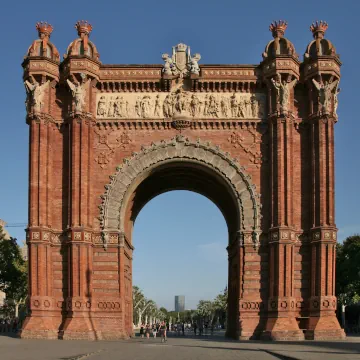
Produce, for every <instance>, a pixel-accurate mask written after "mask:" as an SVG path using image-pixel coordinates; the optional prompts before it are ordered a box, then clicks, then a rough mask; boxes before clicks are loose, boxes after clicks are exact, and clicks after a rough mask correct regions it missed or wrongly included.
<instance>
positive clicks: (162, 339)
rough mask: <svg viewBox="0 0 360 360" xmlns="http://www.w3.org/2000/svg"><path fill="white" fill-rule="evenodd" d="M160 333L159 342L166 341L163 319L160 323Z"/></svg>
mask: <svg viewBox="0 0 360 360" xmlns="http://www.w3.org/2000/svg"><path fill="white" fill-rule="evenodd" d="M160 335H161V342H165V341H167V339H166V324H165V321H162V322H161V324H160Z"/></svg>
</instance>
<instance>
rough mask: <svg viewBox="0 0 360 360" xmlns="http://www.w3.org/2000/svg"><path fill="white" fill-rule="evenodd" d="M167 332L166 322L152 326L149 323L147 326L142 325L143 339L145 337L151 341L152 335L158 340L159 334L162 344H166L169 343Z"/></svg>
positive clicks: (141, 334) (141, 335)
mask: <svg viewBox="0 0 360 360" xmlns="http://www.w3.org/2000/svg"><path fill="white" fill-rule="evenodd" d="M166 331H167V326H166V323H165V321H162V322H161V323H157V324H152V325H150V324H149V323H147V324H146V325H145V324H141V326H140V337H141V338H143V337H144V336H146V338H147V339H149V338H150V335H151V334H152V335H153V337H154V338H156V336H157V334H159V335H160V337H161V342H165V341H167V337H166Z"/></svg>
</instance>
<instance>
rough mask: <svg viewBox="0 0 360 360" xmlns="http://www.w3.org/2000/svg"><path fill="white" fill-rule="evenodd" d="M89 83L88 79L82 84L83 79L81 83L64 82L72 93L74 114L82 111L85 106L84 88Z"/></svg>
mask: <svg viewBox="0 0 360 360" xmlns="http://www.w3.org/2000/svg"><path fill="white" fill-rule="evenodd" d="M89 81H90V79H88V80H87V81H86V82H84V77H82V82H81V83H73V82H71V81H70V80H69V79H67V80H66V82H67V84H68V85H69V88H70V89H71V92H72V96H73V100H74V105H75V111H76V112H81V111H83V108H84V105H85V96H86V86H87V84H88V83H89Z"/></svg>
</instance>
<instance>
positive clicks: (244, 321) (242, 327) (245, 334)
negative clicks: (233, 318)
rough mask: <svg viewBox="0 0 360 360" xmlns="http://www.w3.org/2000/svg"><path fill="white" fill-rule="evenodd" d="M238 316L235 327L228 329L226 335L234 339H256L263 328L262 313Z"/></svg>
mask: <svg viewBox="0 0 360 360" xmlns="http://www.w3.org/2000/svg"><path fill="white" fill-rule="evenodd" d="M247 315H248V316H246V317H245V316H244V315H243V316H244V317H240V319H239V324H238V327H237V328H236V329H228V330H227V331H226V337H228V338H231V339H235V340H258V339H260V336H261V334H262V332H263V330H264V328H265V320H266V319H264V317H263V316H262V315H259V314H258V313H256V315H255V314H254V315H253V316H251V315H250V314H247Z"/></svg>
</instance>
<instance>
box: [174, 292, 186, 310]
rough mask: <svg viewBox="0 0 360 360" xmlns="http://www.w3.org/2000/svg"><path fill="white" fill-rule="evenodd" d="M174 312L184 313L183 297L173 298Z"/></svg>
mask: <svg viewBox="0 0 360 360" xmlns="http://www.w3.org/2000/svg"><path fill="white" fill-rule="evenodd" d="M175 311H177V312H183V311H185V296H184V295H176V296H175Z"/></svg>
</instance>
